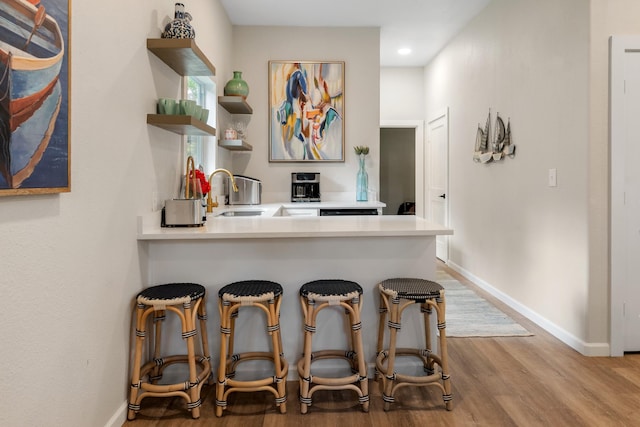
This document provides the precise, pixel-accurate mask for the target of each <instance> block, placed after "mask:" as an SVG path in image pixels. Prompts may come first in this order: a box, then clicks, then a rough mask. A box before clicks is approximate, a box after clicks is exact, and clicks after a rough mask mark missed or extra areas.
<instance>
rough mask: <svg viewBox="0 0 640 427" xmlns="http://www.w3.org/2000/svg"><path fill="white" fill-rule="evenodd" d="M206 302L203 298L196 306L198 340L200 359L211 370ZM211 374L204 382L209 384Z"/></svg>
mask: <svg viewBox="0 0 640 427" xmlns="http://www.w3.org/2000/svg"><path fill="white" fill-rule="evenodd" d="M206 306H207V301H206V299H205V298H204V297H203V298H202V302H201V303H200V305H199V306H198V310H197V311H198V320H199V321H200V339H201V342H202V357H204V358H205V359H206V360H207V361H208V362H209V369H211V353H210V351H209V335H208V333H207V308H206ZM211 378H212V374H211V372H210V373H209V376H208V377H207V378H206V380H205V382H206V383H207V384H211Z"/></svg>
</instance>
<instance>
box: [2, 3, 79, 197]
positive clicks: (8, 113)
mask: <svg viewBox="0 0 640 427" xmlns="http://www.w3.org/2000/svg"><path fill="white" fill-rule="evenodd" d="M69 9H70V0H0V196H8V195H22V194H42V193H62V192H67V191H70V189H71V186H70V155H69V153H70V150H69V128H70V123H69V98H70V97H69V91H70V89H69V20H70V17H69Z"/></svg>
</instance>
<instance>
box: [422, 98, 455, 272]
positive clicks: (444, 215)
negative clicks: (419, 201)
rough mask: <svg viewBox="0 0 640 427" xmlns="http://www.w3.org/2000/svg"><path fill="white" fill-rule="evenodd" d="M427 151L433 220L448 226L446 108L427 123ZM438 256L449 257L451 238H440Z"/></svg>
mask: <svg viewBox="0 0 640 427" xmlns="http://www.w3.org/2000/svg"><path fill="white" fill-rule="evenodd" d="M427 152H428V157H429V160H428V162H427V164H428V165H429V167H428V168H427V170H428V177H427V181H428V184H427V195H426V197H425V198H426V199H427V200H428V201H429V207H428V212H429V214H428V218H429V220H431V221H433V222H435V223H437V224H441V225H444V226H448V225H449V208H448V207H449V200H448V177H449V112H448V109H445V110H443V111H442V112H440V113H439V114H436V115H435V117H433V118H432V119H430V120H429V122H428V123H427ZM436 256H437V257H438V258H440V259H441V260H443V261H445V262H446V261H448V260H449V237H448V236H437V237H436Z"/></svg>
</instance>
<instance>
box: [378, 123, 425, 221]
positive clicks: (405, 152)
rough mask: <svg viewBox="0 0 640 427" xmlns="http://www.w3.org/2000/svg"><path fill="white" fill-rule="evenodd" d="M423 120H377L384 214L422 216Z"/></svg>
mask: <svg viewBox="0 0 640 427" xmlns="http://www.w3.org/2000/svg"><path fill="white" fill-rule="evenodd" d="M423 135H424V123H423V122H422V121H421V120H394V121H382V122H381V123H380V200H381V201H383V202H384V203H386V205H387V206H386V207H385V208H383V210H382V213H383V215H398V214H415V215H419V216H424V212H425V210H424V169H425V168H424V143H423Z"/></svg>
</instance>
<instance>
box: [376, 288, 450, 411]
mask: <svg viewBox="0 0 640 427" xmlns="http://www.w3.org/2000/svg"><path fill="white" fill-rule="evenodd" d="M378 289H379V290H380V323H379V325H378V346H377V351H378V356H377V358H376V371H377V376H378V377H379V378H381V379H382V398H383V400H384V410H385V411H387V410H389V406H390V404H391V403H393V402H394V398H393V395H394V394H395V392H396V390H397V389H398V388H400V387H404V386H409V385H414V386H424V385H435V386H436V387H439V388H440V389H441V390H442V397H443V399H444V403H445V407H446V408H447V410H449V411H450V410H451V409H452V395H451V379H450V375H449V363H448V357H447V334H446V322H445V298H444V289H443V288H442V286H440V284H438V283H436V282H432V281H430V280H424V279H406V278H402V279H388V280H385V281H383V282H382V283H379V284H378ZM418 303H419V304H420V311H421V312H422V313H423V314H424V329H425V331H424V332H425V344H426V346H425V348H424V349H418V348H396V342H397V334H398V331H399V330H400V327H401V324H402V313H403V311H404V310H405V309H406V308H407V307H409V306H410V305H412V304H418ZM432 309H435V310H436V314H437V324H438V332H439V335H440V338H439V342H440V349H439V353H440V354H437V353H435V351H434V349H433V347H432V343H431V326H430V322H429V321H430V315H431V312H432ZM385 324H386V326H388V328H389V346H388V348H387V349H385V348H384V338H385ZM396 356H414V357H417V358H419V359H421V360H422V363H423V366H424V371H425V373H426V374H425V375H421V376H412V375H403V374H399V373H397V372H396V371H395V368H396V366H395V363H396Z"/></svg>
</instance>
